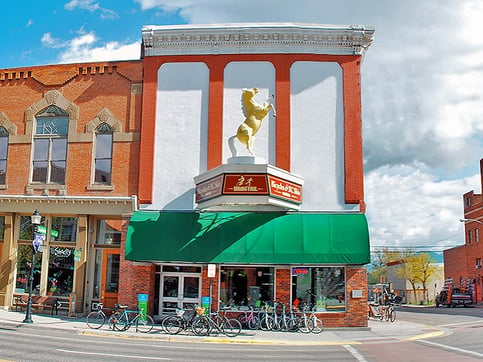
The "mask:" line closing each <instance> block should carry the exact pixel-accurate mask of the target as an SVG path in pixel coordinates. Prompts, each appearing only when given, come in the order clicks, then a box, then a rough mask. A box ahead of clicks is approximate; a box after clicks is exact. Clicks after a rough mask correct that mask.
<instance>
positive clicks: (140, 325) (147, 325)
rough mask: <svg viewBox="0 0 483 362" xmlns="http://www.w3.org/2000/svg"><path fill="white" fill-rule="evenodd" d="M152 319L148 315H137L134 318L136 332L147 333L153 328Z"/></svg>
mask: <svg viewBox="0 0 483 362" xmlns="http://www.w3.org/2000/svg"><path fill="white" fill-rule="evenodd" d="M153 326H154V319H153V317H151V316H150V315H142V314H141V315H138V317H137V319H136V332H141V333H149V332H151V331H152V330H153Z"/></svg>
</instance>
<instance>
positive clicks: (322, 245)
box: [126, 211, 370, 264]
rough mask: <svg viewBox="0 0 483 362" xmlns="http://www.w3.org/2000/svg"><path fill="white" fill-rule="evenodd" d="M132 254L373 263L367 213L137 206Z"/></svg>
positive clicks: (130, 235) (166, 258) (129, 241)
mask: <svg viewBox="0 0 483 362" xmlns="http://www.w3.org/2000/svg"><path fill="white" fill-rule="evenodd" d="M126 259H127V260H133V261H155V262H194V263H236V264H238V263H240V264H367V263H369V262H370V254H369V233H368V227H367V220H366V217H365V215H364V214H322V213H303V212H299V213H277V212H267V213H256V212H239V213H235V212H233V213H228V212H219V213H215V212H206V213H205V212H202V213H197V212H163V211H136V212H135V213H134V214H133V216H132V217H131V220H130V222H129V227H128V231H127V236H126Z"/></svg>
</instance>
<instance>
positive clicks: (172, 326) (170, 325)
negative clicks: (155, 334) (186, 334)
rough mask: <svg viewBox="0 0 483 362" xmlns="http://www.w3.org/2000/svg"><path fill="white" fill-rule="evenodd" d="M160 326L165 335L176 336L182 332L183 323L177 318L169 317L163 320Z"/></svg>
mask: <svg viewBox="0 0 483 362" xmlns="http://www.w3.org/2000/svg"><path fill="white" fill-rule="evenodd" d="M161 326H162V327H163V329H164V331H165V332H166V333H169V334H178V333H179V332H181V331H182V330H183V321H182V320H181V318H179V317H177V316H171V317H167V318H164V319H163V323H162V324H161Z"/></svg>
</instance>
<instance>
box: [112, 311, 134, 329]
mask: <svg viewBox="0 0 483 362" xmlns="http://www.w3.org/2000/svg"><path fill="white" fill-rule="evenodd" d="M130 326H131V325H130V324H129V320H128V317H127V314H126V313H123V314H121V315H120V316H118V317H114V318H113V319H112V329H114V330H116V331H121V332H123V331H125V330H127V329H128V328H129V327H130Z"/></svg>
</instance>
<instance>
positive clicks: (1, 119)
mask: <svg viewBox="0 0 483 362" xmlns="http://www.w3.org/2000/svg"><path fill="white" fill-rule="evenodd" d="M0 126H1V127H4V128H5V129H6V130H7V132H8V134H9V135H11V136H15V135H16V134H17V126H16V125H15V124H14V123H12V122H10V119H9V118H8V116H7V115H6V114H5V113H4V112H0Z"/></svg>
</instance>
